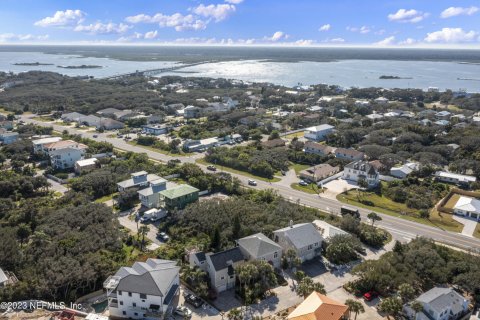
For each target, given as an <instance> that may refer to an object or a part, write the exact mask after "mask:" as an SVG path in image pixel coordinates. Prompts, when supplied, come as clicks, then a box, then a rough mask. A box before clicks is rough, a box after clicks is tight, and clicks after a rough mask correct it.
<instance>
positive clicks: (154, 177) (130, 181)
mask: <svg viewBox="0 0 480 320" xmlns="http://www.w3.org/2000/svg"><path fill="white" fill-rule="evenodd" d="M160 178H161V177H159V176H157V175H156V174H153V173H151V174H148V175H147V181H142V183H145V182H150V181H153V180H157V179H160ZM117 185H118V186H120V187H122V188H130V187H133V186H135V183H134V182H133V178H130V179H127V180H124V181H121V182H119V183H117Z"/></svg>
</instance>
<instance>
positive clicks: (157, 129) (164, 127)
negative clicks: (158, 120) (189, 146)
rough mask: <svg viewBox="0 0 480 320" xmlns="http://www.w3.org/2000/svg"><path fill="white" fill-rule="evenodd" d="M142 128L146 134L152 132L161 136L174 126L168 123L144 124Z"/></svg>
mask: <svg viewBox="0 0 480 320" xmlns="http://www.w3.org/2000/svg"><path fill="white" fill-rule="evenodd" d="M142 129H143V131H144V132H145V133H146V134H152V135H154V136H159V135H161V134H166V133H168V132H169V131H170V130H171V129H172V127H171V126H170V125H168V124H155V125H146V126H143V128H142Z"/></svg>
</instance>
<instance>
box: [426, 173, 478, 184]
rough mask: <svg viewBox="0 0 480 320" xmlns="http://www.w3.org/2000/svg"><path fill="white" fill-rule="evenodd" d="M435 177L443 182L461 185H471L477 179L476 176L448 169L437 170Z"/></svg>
mask: <svg viewBox="0 0 480 320" xmlns="http://www.w3.org/2000/svg"><path fill="white" fill-rule="evenodd" d="M435 179H436V180H438V181H441V182H446V183H453V184H457V185H460V186H470V184H472V183H474V182H475V181H477V178H476V177H474V176H467V175H464V174H458V173H452V172H447V171H437V172H435Z"/></svg>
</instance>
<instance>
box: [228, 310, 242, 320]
mask: <svg viewBox="0 0 480 320" xmlns="http://www.w3.org/2000/svg"><path fill="white" fill-rule="evenodd" d="M227 318H228V319H229V320H242V318H243V313H242V310H241V309H239V308H235V309H232V310H230V311H229V312H228V313H227Z"/></svg>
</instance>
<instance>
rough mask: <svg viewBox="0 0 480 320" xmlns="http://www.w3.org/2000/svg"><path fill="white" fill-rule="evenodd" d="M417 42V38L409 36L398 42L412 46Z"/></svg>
mask: <svg viewBox="0 0 480 320" xmlns="http://www.w3.org/2000/svg"><path fill="white" fill-rule="evenodd" d="M416 43H417V40H415V39H413V38H407V39H405V40H403V41H400V42H399V43H398V44H399V45H401V46H410V45H413V44H416Z"/></svg>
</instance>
